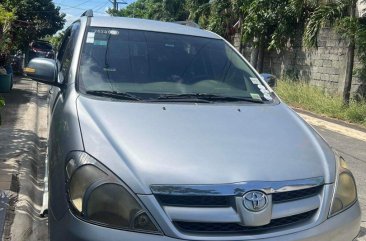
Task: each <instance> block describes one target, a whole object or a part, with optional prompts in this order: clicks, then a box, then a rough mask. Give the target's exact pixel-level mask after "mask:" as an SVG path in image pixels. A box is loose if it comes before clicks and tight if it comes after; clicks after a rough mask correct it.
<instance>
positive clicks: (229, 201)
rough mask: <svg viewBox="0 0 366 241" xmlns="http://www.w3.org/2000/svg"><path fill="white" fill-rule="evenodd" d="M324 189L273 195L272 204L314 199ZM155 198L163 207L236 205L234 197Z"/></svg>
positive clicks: (158, 196)
mask: <svg viewBox="0 0 366 241" xmlns="http://www.w3.org/2000/svg"><path fill="white" fill-rule="evenodd" d="M322 187H323V186H316V187H312V188H307V189H302V190H297V191H289V192H280V193H273V194H272V202H273V203H283V202H289V201H294V200H298V199H304V198H308V197H312V196H315V195H318V194H319V193H320V191H321V189H322ZM155 197H156V199H157V200H158V201H159V202H160V204H161V205H162V206H179V207H229V206H232V205H233V203H234V201H233V199H234V196H180V195H162V194H157V195H155Z"/></svg>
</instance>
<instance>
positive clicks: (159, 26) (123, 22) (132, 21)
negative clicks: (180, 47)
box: [90, 16, 221, 39]
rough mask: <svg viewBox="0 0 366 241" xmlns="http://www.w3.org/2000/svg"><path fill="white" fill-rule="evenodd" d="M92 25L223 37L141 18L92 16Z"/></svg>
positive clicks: (176, 24)
mask: <svg viewBox="0 0 366 241" xmlns="http://www.w3.org/2000/svg"><path fill="white" fill-rule="evenodd" d="M90 26H93V27H108V28H124V29H134V30H145V31H153V32H162V33H173V34H182V35H191V36H197V37H205V38H214V39H221V37H220V36H218V35H217V34H215V33H212V32H209V31H206V30H202V29H199V28H195V27H190V26H185V25H182V24H178V23H170V22H161V21H155V20H147V19H139V18H125V17H110V16H95V17H92V18H91V23H90Z"/></svg>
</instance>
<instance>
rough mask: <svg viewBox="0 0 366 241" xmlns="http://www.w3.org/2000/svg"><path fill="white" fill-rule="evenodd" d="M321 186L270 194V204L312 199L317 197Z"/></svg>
mask: <svg viewBox="0 0 366 241" xmlns="http://www.w3.org/2000/svg"><path fill="white" fill-rule="evenodd" d="M322 187H323V186H316V187H312V188H306V189H301V190H297V191H290V192H279V193H274V194H272V202H273V203H283V202H289V201H294V200H298V199H304V198H308V197H312V196H315V195H318V194H319V192H320V191H321V189H322Z"/></svg>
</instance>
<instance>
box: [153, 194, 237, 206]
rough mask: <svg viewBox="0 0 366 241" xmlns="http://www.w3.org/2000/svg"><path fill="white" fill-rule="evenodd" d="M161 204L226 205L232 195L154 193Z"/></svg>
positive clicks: (228, 203)
mask: <svg viewBox="0 0 366 241" xmlns="http://www.w3.org/2000/svg"><path fill="white" fill-rule="evenodd" d="M155 197H156V198H157V200H158V201H159V202H160V204H161V205H163V206H179V207H228V206H231V201H232V199H233V196H178V195H177V196H175V195H155Z"/></svg>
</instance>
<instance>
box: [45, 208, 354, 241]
mask: <svg viewBox="0 0 366 241" xmlns="http://www.w3.org/2000/svg"><path fill="white" fill-rule="evenodd" d="M49 211H50V212H49V223H50V240H51V241H61V240H62V241H64V240H68V241H100V240H109V241H142V240H148V241H181V239H175V238H171V237H167V236H161V235H151V234H142V233H134V232H127V231H121V230H115V229H109V228H105V227H100V226H96V225H93V224H89V223H86V222H84V221H82V220H80V219H78V218H76V217H75V216H74V215H73V214H72V213H70V212H67V213H66V214H65V216H64V217H63V218H62V219H61V220H59V221H56V220H54V219H53V215H52V210H49ZM360 222H361V210H360V205H359V203H358V202H356V203H355V204H354V205H353V206H352V207H351V208H349V209H348V210H346V211H344V212H342V213H340V214H338V215H336V216H334V217H332V218H330V219H328V220H327V221H325V222H323V223H322V224H320V225H318V226H316V227H314V228H311V229H308V230H304V231H301V232H296V233H292V234H288V235H283V236H276V237H273V238H266V239H260V240H261V241H278V240H281V241H352V240H354V239H355V238H356V237H357V235H358V233H359V230H360ZM202 240H216V241H218V240H220V239H217V238H215V239H212V238H211V239H210V238H207V239H205V238H202ZM221 240H227V239H225V238H224V237H223V238H222V239H221ZM244 240H248V239H243V241H244ZM250 240H258V239H250Z"/></svg>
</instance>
